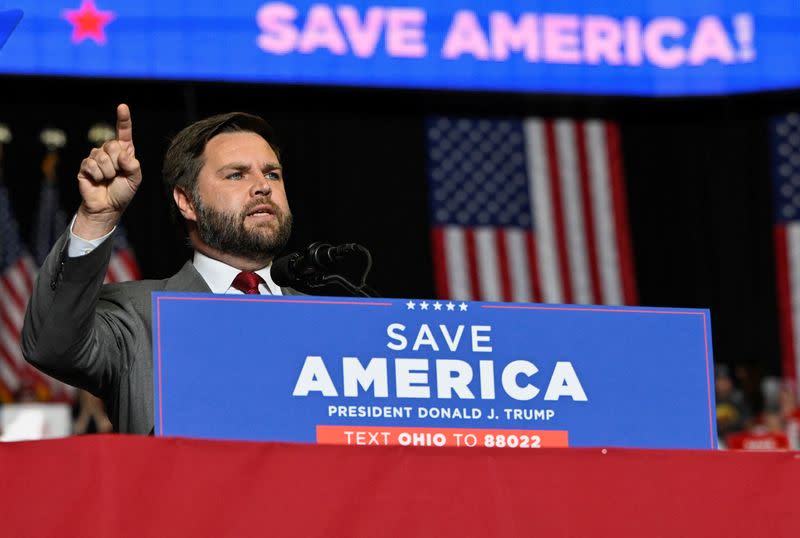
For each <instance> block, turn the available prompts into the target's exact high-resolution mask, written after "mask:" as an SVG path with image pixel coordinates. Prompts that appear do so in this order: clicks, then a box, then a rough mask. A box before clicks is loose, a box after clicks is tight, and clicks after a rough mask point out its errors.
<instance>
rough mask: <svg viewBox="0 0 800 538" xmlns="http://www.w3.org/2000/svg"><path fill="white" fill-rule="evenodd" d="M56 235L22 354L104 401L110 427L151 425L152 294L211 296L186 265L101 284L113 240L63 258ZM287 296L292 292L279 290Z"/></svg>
mask: <svg viewBox="0 0 800 538" xmlns="http://www.w3.org/2000/svg"><path fill="white" fill-rule="evenodd" d="M68 243H69V233H68V232H67V233H65V234H64V235H62V236H61V238H59V240H58V241H57V242H56V244H55V245H54V246H53V249H52V250H51V251H50V254H49V255H48V256H47V259H46V260H45V262H44V264H43V265H42V268H41V270H40V272H39V275H38V277H37V278H36V284H35V285H34V290H33V294H32V296H31V300H30V302H29V303H28V310H27V312H26V314H25V325H24V327H23V329H22V352H23V355H24V356H25V358H26V359H27V360H28V362H30V363H31V364H33V365H34V366H36V367H37V368H38V369H40V370H41V371H43V372H45V373H46V374H48V375H51V376H53V377H55V378H56V379H60V380H61V381H64V382H65V383H68V384H70V385H74V386H76V387H80V388H82V389H86V390H88V391H89V392H91V393H92V394H95V395H96V396H98V397H100V398H102V399H103V401H104V402H105V404H106V409H107V411H108V415H109V418H110V419H111V422H112V423H113V424H114V429H115V430H116V431H118V432H121V433H140V434H148V433H150V432H151V431H152V430H153V392H154V388H153V334H152V306H151V297H150V296H151V293H152V292H154V291H179V292H180V291H186V292H206V293H210V292H211V290H210V289H209V287H208V285H207V284H206V282H205V280H203V277H202V276H200V273H198V272H197V270H196V269H195V268H194V266H193V265H192V264H191V262H186V264H185V265H184V266H183V267H182V268H181V270H180V271H178V272H177V273H176V274H175V275H173V276H172V277H170V278H167V279H164V280H141V281H136V282H123V283H119V284H107V285H103V279H104V278H105V274H106V270H107V268H108V262H109V260H110V258H111V253H112V246H113V245H112V244H113V241H112V240H111V238H109V239H108V240H106V241H104V242H103V243H102V244H101V245H100V246H99V247H97V248H96V249H95V250H93V251H92V252H90V253H89V254H87V255H85V256H80V257H76V258H70V257H68V256H67V254H66V251H67V245H68ZM282 290H283V293H284V294H286V295H296V294H298V292H297V291H295V290H292V289H291V288H282Z"/></svg>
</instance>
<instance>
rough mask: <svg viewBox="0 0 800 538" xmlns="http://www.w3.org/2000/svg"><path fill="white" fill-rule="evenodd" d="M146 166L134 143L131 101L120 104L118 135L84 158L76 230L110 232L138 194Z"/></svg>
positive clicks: (88, 234) (88, 235)
mask: <svg viewBox="0 0 800 538" xmlns="http://www.w3.org/2000/svg"><path fill="white" fill-rule="evenodd" d="M141 182H142V169H141V167H140V166H139V161H138V160H137V159H136V152H135V150H134V147H133V122H132V120H131V111H130V109H129V108H128V105H125V104H121V105H119V106H118V107H117V137H116V139H115V140H109V141H108V142H106V143H105V144H103V145H102V147H99V148H94V149H92V151H91V152H90V153H89V156H88V157H87V158H85V159H84V160H83V161H82V162H81V167H80V170H79V171H78V188H79V190H80V193H81V198H82V202H81V206H80V208H79V209H78V215H77V218H76V219H75V224H74V226H73V229H72V230H73V232H74V233H75V235H77V236H78V237H82V238H83V239H96V238H98V237H102V236H104V235H105V234H107V233H108V232H110V231H111V230H112V229H113V228H114V226H116V225H117V222H119V219H120V217H121V216H122V213H123V212H124V211H125V208H126V207H128V204H129V203H130V202H131V200H132V199H133V195H134V194H136V190H137V189H138V188H139V185H140V184H141Z"/></svg>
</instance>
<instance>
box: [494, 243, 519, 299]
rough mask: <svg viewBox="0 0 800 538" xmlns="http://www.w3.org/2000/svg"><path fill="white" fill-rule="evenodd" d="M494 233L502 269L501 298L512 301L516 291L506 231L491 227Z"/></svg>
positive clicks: (498, 260) (498, 261) (499, 265)
mask: <svg viewBox="0 0 800 538" xmlns="http://www.w3.org/2000/svg"><path fill="white" fill-rule="evenodd" d="M490 230H491V232H492V233H493V234H494V240H495V241H496V243H497V260H496V263H497V264H498V268H499V269H500V300H501V301H505V302H510V301H512V297H513V296H514V292H513V289H512V284H511V267H510V263H511V260H510V258H509V252H508V243H507V241H506V233H507V232H506V231H505V230H502V229H490Z"/></svg>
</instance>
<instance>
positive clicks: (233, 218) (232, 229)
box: [195, 196, 292, 260]
mask: <svg viewBox="0 0 800 538" xmlns="http://www.w3.org/2000/svg"><path fill="white" fill-rule="evenodd" d="M256 205H269V206H270V208H271V209H272V214H273V215H274V217H275V224H276V225H277V226H273V225H271V224H270V225H268V226H255V227H253V228H252V229H247V228H246V227H245V225H244V222H245V219H246V218H247V213H248V212H249V211H250V210H251V209H252V208H253V207H255V206H256ZM195 209H196V211H197V231H198V233H199V235H200V239H201V240H202V241H203V242H204V243H205V244H206V245H208V246H209V247H211V248H213V249H216V250H218V251H220V252H225V253H226V254H233V255H235V256H239V257H242V258H246V259H249V260H266V259H268V258H274V257H275V255H276V254H278V253H279V252H280V251H281V250H283V248H284V247H285V246H286V243H288V241H289V236H290V235H291V233H292V213H291V211H287V212H286V213H284V212H283V211H282V210H281V209H280V208H279V207H278V206H276V205H275V204H274V203H273V202H271V201H270V200H268V199H261V200H254V201H253V202H251V203H250V204H248V205H247V207H245V208H244V209H243V210H242V211H241V212H240V213H239V214H238V215H236V214H233V213H226V212H222V211H217V210H216V209H214V208H212V207H209V206H207V205H205V204H203V202H202V200H200V197H199V196H196V197H195Z"/></svg>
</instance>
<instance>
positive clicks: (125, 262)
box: [117, 248, 142, 282]
mask: <svg viewBox="0 0 800 538" xmlns="http://www.w3.org/2000/svg"><path fill="white" fill-rule="evenodd" d="M117 258H118V259H119V260H120V265H121V266H122V269H121V273H122V276H121V279H120V280H119V282H125V281H128V280H139V279H140V278H142V275H141V272H140V271H139V264H137V263H136V259H135V258H134V257H133V252H132V251H131V250H130V249H129V248H125V249H122V250H119V251H118V252H117Z"/></svg>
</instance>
